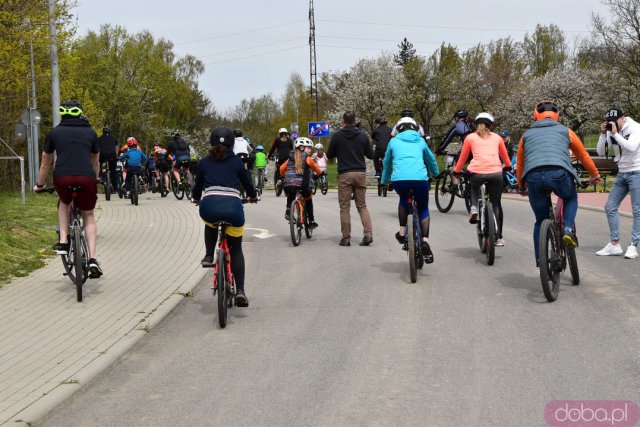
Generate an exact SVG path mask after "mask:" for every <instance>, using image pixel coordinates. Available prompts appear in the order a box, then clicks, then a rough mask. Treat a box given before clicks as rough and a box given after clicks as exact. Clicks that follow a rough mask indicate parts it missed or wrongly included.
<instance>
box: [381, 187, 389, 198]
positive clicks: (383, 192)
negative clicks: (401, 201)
mask: <svg viewBox="0 0 640 427" xmlns="http://www.w3.org/2000/svg"><path fill="white" fill-rule="evenodd" d="M387 191H389V187H388V186H387V185H383V186H382V197H387Z"/></svg>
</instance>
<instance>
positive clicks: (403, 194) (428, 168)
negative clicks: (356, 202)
mask: <svg viewBox="0 0 640 427" xmlns="http://www.w3.org/2000/svg"><path fill="white" fill-rule="evenodd" d="M395 129H396V130H397V131H398V134H397V135H396V136H395V137H393V138H392V139H391V140H390V141H389V144H388V145H387V151H386V152H385V155H384V160H383V161H382V163H383V165H382V178H381V179H380V182H381V183H382V184H384V185H386V184H388V183H389V181H393V189H394V190H395V191H396V193H398V196H399V197H400V200H399V203H398V222H399V223H400V230H399V231H398V232H397V233H396V236H395V237H396V240H397V241H398V242H399V243H400V244H403V243H404V242H405V232H406V227H407V216H408V215H409V203H408V198H409V191H410V190H412V191H413V198H414V199H415V201H416V204H417V208H418V217H419V219H420V230H421V232H422V242H421V248H422V255H423V256H424V261H425V262H426V263H427V264H430V263H432V262H433V252H432V251H431V247H430V246H429V223H430V215H429V189H430V188H431V187H430V184H429V177H430V176H431V177H436V176H438V174H440V170H439V168H438V164H437V163H436V158H435V156H434V155H433V153H432V152H431V150H430V149H429V147H428V146H427V144H425V143H424V139H423V138H422V136H420V133H419V132H418V130H419V129H420V126H418V124H417V123H416V122H415V120H413V119H412V118H411V117H403V118H401V119H400V121H398V123H397V125H396V128H395ZM411 232H412V230H409V233H411Z"/></svg>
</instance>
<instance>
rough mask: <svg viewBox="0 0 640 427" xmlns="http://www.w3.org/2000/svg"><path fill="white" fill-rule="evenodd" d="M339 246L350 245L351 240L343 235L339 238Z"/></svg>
mask: <svg viewBox="0 0 640 427" xmlns="http://www.w3.org/2000/svg"><path fill="white" fill-rule="evenodd" d="M340 246H351V241H350V240H349V239H347V238H344V237H343V238H342V239H340Z"/></svg>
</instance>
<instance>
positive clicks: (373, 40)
mask: <svg viewBox="0 0 640 427" xmlns="http://www.w3.org/2000/svg"><path fill="white" fill-rule="evenodd" d="M318 37H320V38H325V39H345V40H363V41H371V42H392V43H397V42H398V40H388V39H368V38H364V37H345V36H318ZM411 43H412V44H416V43H418V44H435V45H440V44H442V43H443V42H442V41H439V42H416V41H413V40H412V41H411ZM475 44H477V43H456V45H457V46H473V45H475Z"/></svg>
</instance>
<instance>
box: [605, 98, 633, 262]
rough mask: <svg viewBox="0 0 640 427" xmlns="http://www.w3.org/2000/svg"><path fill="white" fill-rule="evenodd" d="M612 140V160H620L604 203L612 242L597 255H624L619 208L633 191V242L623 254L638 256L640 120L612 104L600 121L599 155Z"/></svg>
mask: <svg viewBox="0 0 640 427" xmlns="http://www.w3.org/2000/svg"><path fill="white" fill-rule="evenodd" d="M609 144H610V145H611V147H612V148H613V152H614V158H613V160H614V161H615V162H617V163H618V176H617V177H616V180H615V181H614V183H613V186H612V187H611V191H610V192H609V197H608V198H607V203H606V205H605V206H604V210H605V212H606V213H607V221H608V222H609V234H610V237H611V242H609V243H607V246H605V247H604V248H602V249H601V250H599V251H598V252H596V255H601V256H609V255H622V247H621V246H620V215H619V213H618V208H619V207H620V203H622V200H623V199H624V198H625V197H626V196H627V194H628V193H631V208H632V211H633V227H632V229H631V244H630V245H629V246H628V247H627V251H626V252H625V254H624V257H625V258H627V259H633V258H637V257H638V249H637V246H638V242H640V124H639V123H637V122H636V121H634V120H633V119H631V118H630V117H626V116H625V115H624V113H623V112H622V110H620V109H619V108H612V109H610V110H609V111H607V112H606V113H605V115H604V123H602V124H600V139H599V140H598V148H597V150H598V155H600V156H603V155H604V154H605V152H606V151H607V149H608V147H607V146H608V145H609Z"/></svg>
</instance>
